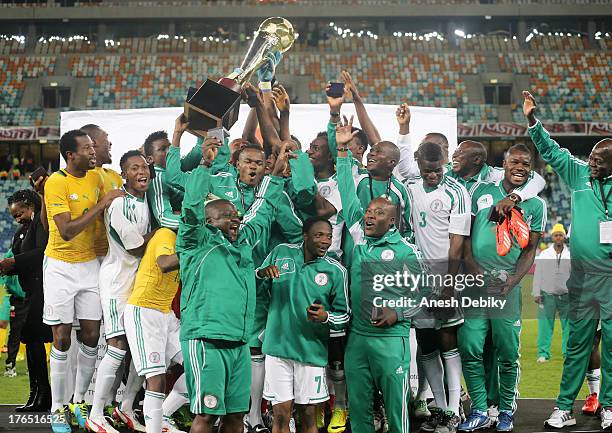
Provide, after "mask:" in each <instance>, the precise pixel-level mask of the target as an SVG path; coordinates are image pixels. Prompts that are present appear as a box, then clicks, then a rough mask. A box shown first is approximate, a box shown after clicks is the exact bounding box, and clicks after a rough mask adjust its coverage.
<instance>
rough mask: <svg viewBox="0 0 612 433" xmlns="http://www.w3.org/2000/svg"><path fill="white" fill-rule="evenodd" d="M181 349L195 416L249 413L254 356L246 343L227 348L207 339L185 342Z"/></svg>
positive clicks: (191, 405) (190, 400) (182, 342)
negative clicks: (252, 357) (252, 358)
mask: <svg viewBox="0 0 612 433" xmlns="http://www.w3.org/2000/svg"><path fill="white" fill-rule="evenodd" d="M181 347H182V350H183V358H184V364H183V366H184V368H185V378H186V379H187V391H188V393H189V402H190V410H191V412H192V413H194V414H196V415H197V414H204V413H206V414H211V415H226V414H230V413H242V412H247V411H248V410H249V401H250V395H249V391H248V390H249V389H250V388H251V355H250V352H249V347H248V345H247V344H243V345H241V346H238V347H230V348H227V347H219V346H217V345H215V344H213V343H211V342H208V341H204V340H183V341H181Z"/></svg>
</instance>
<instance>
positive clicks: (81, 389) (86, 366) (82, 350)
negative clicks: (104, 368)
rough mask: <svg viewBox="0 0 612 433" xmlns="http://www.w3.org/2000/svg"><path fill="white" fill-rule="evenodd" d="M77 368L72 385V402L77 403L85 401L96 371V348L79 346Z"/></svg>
mask: <svg viewBox="0 0 612 433" xmlns="http://www.w3.org/2000/svg"><path fill="white" fill-rule="evenodd" d="M78 358H79V360H78V363H79V366H78V368H77V375H76V381H75V384H74V397H72V401H73V402H74V403H79V402H81V401H84V400H85V393H86V392H87V389H88V388H89V384H90V383H91V378H92V377H93V374H94V371H95V369H96V359H97V358H98V346H95V347H89V346H86V345H85V344H83V343H81V345H80V346H79V356H78Z"/></svg>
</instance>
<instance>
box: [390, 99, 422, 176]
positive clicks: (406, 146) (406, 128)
mask: <svg viewBox="0 0 612 433" xmlns="http://www.w3.org/2000/svg"><path fill="white" fill-rule="evenodd" d="M395 118H396V119H397V123H398V125H399V135H398V137H397V147H398V148H399V150H400V160H399V162H398V164H397V166H396V167H395V169H394V170H393V174H394V175H396V176H397V177H399V178H400V179H414V178H415V177H417V176H419V175H420V172H419V166H418V165H417V163H416V161H415V159H414V149H413V147H412V137H411V136H410V108H409V107H408V104H405V103H404V104H402V105H400V106H399V107H398V108H397V110H395Z"/></svg>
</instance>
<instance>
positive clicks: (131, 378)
mask: <svg viewBox="0 0 612 433" xmlns="http://www.w3.org/2000/svg"><path fill="white" fill-rule="evenodd" d="M144 379H145V378H144V376H138V373H136V368H135V367H134V362H130V373H129V374H128V379H127V383H126V384H125V389H124V390H123V398H122V399H121V410H122V411H124V412H125V411H132V410H134V399H135V398H136V394H138V391H140V389H141V388H142V384H143V382H144Z"/></svg>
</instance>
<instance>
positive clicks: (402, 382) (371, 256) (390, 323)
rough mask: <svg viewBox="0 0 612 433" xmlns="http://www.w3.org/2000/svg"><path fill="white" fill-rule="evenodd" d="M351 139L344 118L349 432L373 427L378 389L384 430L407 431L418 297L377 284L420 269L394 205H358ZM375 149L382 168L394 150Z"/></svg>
mask: <svg viewBox="0 0 612 433" xmlns="http://www.w3.org/2000/svg"><path fill="white" fill-rule="evenodd" d="M350 137H351V125H350V123H348V124H346V125H343V126H341V127H339V128H338V130H337V139H338V140H337V141H338V160H337V164H336V167H337V178H338V188H339V190H340V199H341V202H342V212H343V215H344V219H345V222H346V226H347V227H348V229H349V230H348V231H349V233H350V235H351V237H352V240H353V242H354V245H355V247H354V250H353V253H352V254H351V255H350V258H349V255H348V254H346V255H345V257H344V259H345V264H346V265H347V267H348V269H349V270H350V281H351V286H350V293H351V305H352V306H353V308H352V310H353V322H352V326H351V332H350V335H349V339H348V343H347V346H346V353H345V359H344V365H345V371H346V383H347V389H348V396H349V402H350V405H351V428H352V431H353V432H355V433H374V419H373V412H372V407H373V397H374V391H375V388H377V389H379V390H380V391H381V392H382V395H383V398H384V402H385V408H386V413H387V418H388V423H389V432H390V433H408V431H409V425H408V400H409V392H410V382H409V380H410V377H409V372H410V341H409V335H410V323H411V318H412V316H413V314H415V313H416V311H417V310H418V301H417V302H416V303H415V305H416V306H415V307H413V306H412V305H410V304H404V305H400V304H399V303H397V301H405V300H407V299H411V300H412V299H413V296H414V295H415V292H414V291H411V290H410V287H408V286H401V285H400V284H399V283H396V284H393V283H391V284H388V285H384V287H382V286H381V282H380V277H382V276H392V275H393V274H395V272H408V273H410V274H412V275H421V274H422V273H423V270H422V269H421V264H420V261H419V258H420V252H419V251H418V249H417V248H416V246H415V245H413V244H411V243H409V242H408V241H407V240H406V239H404V238H403V237H402V236H401V235H400V233H399V231H398V230H397V228H396V226H395V224H396V221H397V209H396V205H395V204H394V203H392V202H391V201H390V200H389V199H388V198H385V197H373V198H372V199H371V200H369V203H368V205H367V207H364V206H362V203H361V201H360V199H359V198H358V197H357V190H356V188H355V182H354V179H353V163H352V157H350V156H349V153H348V143H349V141H350ZM380 144H381V143H378V144H377V145H375V146H374V148H376V147H377V146H379V145H380ZM374 148H373V151H374V152H375V156H374V158H376V159H377V161H375V162H374V163H373V164H370V162H368V166H369V168H370V166H377V165H382V166H384V162H382V161H384V160H385V158H386V157H387V156H390V154H391V155H392V153H393V149H392V147H390V146H386V145H384V144H383V145H382V146H379V148H380V150H379V151H378V152H377V151H375V150H374ZM387 152H388V154H387ZM383 153H384V154H385V156H384V157H382V156H381V154H383ZM370 155H372V153H370ZM375 170H377V169H375ZM376 172H377V171H376ZM364 209H365V211H364ZM364 270H366V271H365V272H364ZM377 278H378V279H377Z"/></svg>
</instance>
